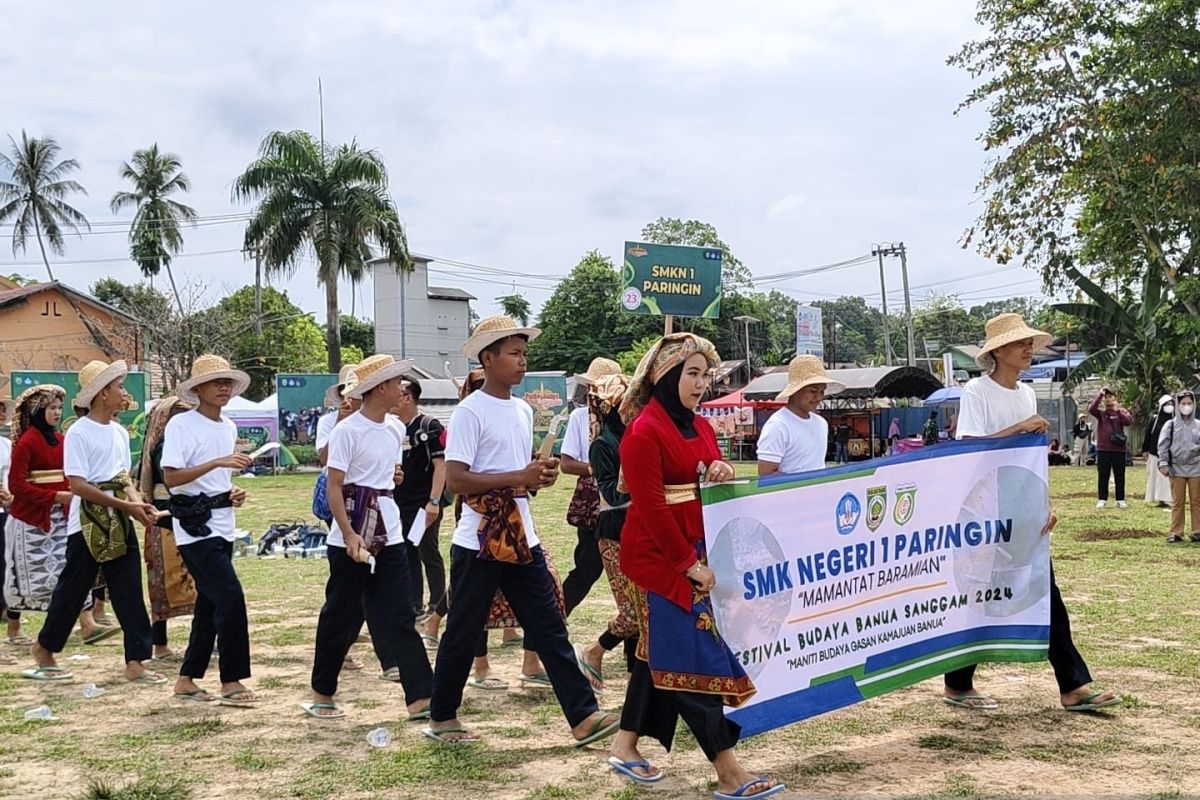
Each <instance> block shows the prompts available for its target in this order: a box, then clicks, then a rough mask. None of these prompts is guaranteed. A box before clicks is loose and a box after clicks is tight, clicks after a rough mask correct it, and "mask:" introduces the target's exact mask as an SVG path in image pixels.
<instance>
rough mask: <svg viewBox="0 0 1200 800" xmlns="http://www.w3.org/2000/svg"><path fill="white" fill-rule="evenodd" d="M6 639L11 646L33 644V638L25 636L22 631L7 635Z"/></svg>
mask: <svg viewBox="0 0 1200 800" xmlns="http://www.w3.org/2000/svg"><path fill="white" fill-rule="evenodd" d="M7 641H8V643H9V644H10V645H12V646H13V647H27V646H29V645H31V644H33V639H30V638H29V637H28V636H26V635H25V634H23V633H22V634H20V635H19V636H10V637H8V640H7Z"/></svg>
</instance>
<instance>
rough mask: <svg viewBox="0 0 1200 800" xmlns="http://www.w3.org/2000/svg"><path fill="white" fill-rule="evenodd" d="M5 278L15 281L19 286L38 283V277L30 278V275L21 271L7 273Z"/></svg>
mask: <svg viewBox="0 0 1200 800" xmlns="http://www.w3.org/2000/svg"><path fill="white" fill-rule="evenodd" d="M4 277H5V278H7V279H8V280H10V281H12V282H13V283H15V284H16V285H17V286H32V285H33V284H35V283H37V278H30V277H29V276H28V275H22V274H21V273H19V272H14V273H12V274H11V275H5V276H4Z"/></svg>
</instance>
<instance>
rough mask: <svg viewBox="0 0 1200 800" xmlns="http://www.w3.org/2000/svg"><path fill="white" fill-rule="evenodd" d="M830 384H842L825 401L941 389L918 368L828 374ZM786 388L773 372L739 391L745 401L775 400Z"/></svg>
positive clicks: (781, 374)
mask: <svg viewBox="0 0 1200 800" xmlns="http://www.w3.org/2000/svg"><path fill="white" fill-rule="evenodd" d="M828 375H829V377H830V378H831V379H832V380H835V381H838V382H839V383H844V384H845V385H846V388H845V389H843V390H842V391H840V392H836V393H834V392H829V393H828V394H827V395H826V397H830V398H833V399H837V400H852V399H866V398H874V397H891V398H899V397H928V396H929V395H930V394H932V393H933V392H935V391H937V390H938V389H940V388H941V386H942V382H941V381H940V380H938V377H937V376H936V375H934V374H933V373H932V372H930V371H929V370H925V369H921V368H920V367H863V368H858V369H833V370H829V371H828ZM785 386H787V373H785V372H775V373H771V374H768V375H763V376H761V377H759V378H755V379H754V380H753V381H751V382H750V385H749V386H747V387H746V388H745V389H743V390H742V394H743V396H744V397H745V398H746V399H747V400H774V399H775V396H776V395H778V394H779V393H780V392H781V391H783V389H784V387H785Z"/></svg>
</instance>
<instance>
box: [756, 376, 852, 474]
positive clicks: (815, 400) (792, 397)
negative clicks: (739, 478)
mask: <svg viewBox="0 0 1200 800" xmlns="http://www.w3.org/2000/svg"><path fill="white" fill-rule="evenodd" d="M845 388H846V386H845V384H842V383H838V382H837V381H835V380H831V379H830V378H829V376H828V375H826V374H825V366H824V365H823V364H822V363H821V359H819V358H817V357H816V356H812V355H800V356H796V357H795V358H793V359H792V362H791V363H790V364H788V383H787V386H786V387H785V388H784V390H783V391H782V392H780V393H779V395H778V396H777V397H776V398H775V399H776V400H784V401H787V405H786V406H785V407H784V408H781V409H779V410H778V411H776V412H775V413H774V414H772V415H771V416H770V418H769V419H768V420H767V422H766V424H765V425H763V429H762V433H760V434H759V435H758V474H759V475H760V476H763V475H773V474H775V473H776V472H781V473H784V474H786V475H795V474H796V473H799V472H812V471H813V470H818V469H824V468H825V448H826V446H827V445H828V443H829V423H828V422H826V421H825V418H824V417H822V416H821V415H820V414H819V413H818V412H817V409H818V408H820V407H821V401H822V400H824V399H825V393H826V392H828V391H833V392H835V393H836V392H840V391H841V390H842V389H845Z"/></svg>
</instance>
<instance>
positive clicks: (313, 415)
mask: <svg viewBox="0 0 1200 800" xmlns="http://www.w3.org/2000/svg"><path fill="white" fill-rule="evenodd" d="M336 385H337V375H333V374H330V373H325V372H311V373H304V374H280V375H276V376H275V391H276V393H277V394H278V400H279V442H280V444H285V445H290V444H313V443H315V442H316V439H317V420H318V419H320V418H321V415H322V414H324V413H325V412H326V411H327V410H328V409H326V407H325V392H326V391H328V390H329V387H331V386H336Z"/></svg>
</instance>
